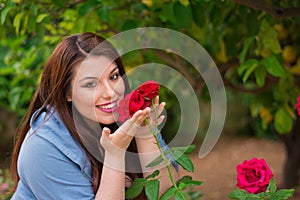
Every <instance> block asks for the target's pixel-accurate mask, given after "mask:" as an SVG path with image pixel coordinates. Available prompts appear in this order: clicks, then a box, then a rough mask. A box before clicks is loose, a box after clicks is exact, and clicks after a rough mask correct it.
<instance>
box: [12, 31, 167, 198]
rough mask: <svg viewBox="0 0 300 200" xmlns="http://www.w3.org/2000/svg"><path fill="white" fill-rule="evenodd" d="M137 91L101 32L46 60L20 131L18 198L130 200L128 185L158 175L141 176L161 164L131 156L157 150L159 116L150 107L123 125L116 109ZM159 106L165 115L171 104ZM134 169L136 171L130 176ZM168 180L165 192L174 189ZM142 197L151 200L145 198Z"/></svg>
mask: <svg viewBox="0 0 300 200" xmlns="http://www.w3.org/2000/svg"><path fill="white" fill-rule="evenodd" d="M99 44H100V45H99ZM129 91H130V89H129V84H128V81H127V79H126V76H125V70H124V67H123V64H122V62H121V59H120V57H119V56H118V54H117V51H116V50H115V49H114V47H113V46H112V45H111V44H110V43H108V42H107V41H105V40H104V39H103V38H102V37H100V36H98V35H95V34H93V33H83V34H80V35H72V36H69V37H66V38H64V39H63V40H62V41H61V42H60V43H59V44H58V46H57V47H56V48H55V50H54V51H53V53H52V55H51V56H50V58H49V60H48V62H47V63H46V65H45V67H44V70H43V74H42V78H41V82H40V85H39V86H38V88H37V90H36V93H35V94H34V97H33V99H32V101H31V104H30V107H29V109H28V114H27V115H26V116H25V117H24V119H23V120H22V123H21V124H20V126H19V127H18V139H17V142H16V145H15V149H14V152H13V158H12V177H13V179H14V181H15V193H14V195H13V197H12V199H26V200H27V199H43V200H44V199H55V200H57V199H105V200H108V199H114V200H118V199H120V200H121V199H125V188H126V187H129V186H130V184H131V182H132V181H133V180H134V179H135V178H137V177H141V176H146V175H147V174H149V173H150V172H144V173H139V172H141V171H140V170H141V169H144V166H145V165H146V164H147V163H149V161H151V159H153V157H152V158H151V159H149V158H141V159H140V160H138V162H137V159H131V160H130V158H129V156H128V152H131V153H132V152H133V153H134V152H138V153H148V152H155V151H157V146H156V144H155V142H154V141H155V140H154V138H153V137H146V135H147V128H145V127H144V123H143V122H144V120H145V119H146V118H148V119H151V116H150V111H151V109H150V108H145V109H144V110H141V111H138V112H136V113H135V114H134V115H133V116H132V118H131V119H130V120H127V121H126V122H125V123H123V124H122V125H121V126H119V125H118V124H117V120H116V116H115V114H114V111H115V109H116V106H117V104H118V102H119V101H120V99H122V98H123V97H124V95H125V94H126V93H128V92H129ZM156 106H157V109H158V111H159V113H161V112H162V110H163V109H164V106H165V103H160V104H159V103H158V98H157V99H156ZM162 120H163V117H161V118H160V119H159V121H160V122H161V121H162ZM134 136H135V137H134ZM100 144H101V145H100ZM128 160H129V161H128ZM133 160H134V161H133ZM132 163H133V164H132ZM129 164H131V165H134V167H135V170H134V171H131V172H126V170H127V169H128V166H129ZM160 171H161V174H163V173H167V172H166V169H165V168H163V169H161V170H160ZM162 177H164V178H161V180H160V181H161V184H160V185H161V193H162V192H163V191H165V190H166V189H167V188H168V187H169V186H171V183H170V182H169V179H168V178H166V176H162ZM136 199H146V197H145V193H144V192H143V193H142V194H141V195H140V196H139V197H137V198H136Z"/></svg>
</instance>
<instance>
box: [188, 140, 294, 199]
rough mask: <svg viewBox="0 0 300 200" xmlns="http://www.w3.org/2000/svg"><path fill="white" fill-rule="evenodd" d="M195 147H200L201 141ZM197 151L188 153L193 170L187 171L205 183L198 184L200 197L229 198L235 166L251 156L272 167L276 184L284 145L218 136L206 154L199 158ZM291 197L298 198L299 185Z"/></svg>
mask: <svg viewBox="0 0 300 200" xmlns="http://www.w3.org/2000/svg"><path fill="white" fill-rule="evenodd" d="M197 147H198V149H199V147H200V145H197ZM198 149H197V150H198ZM197 154H198V151H195V152H194V153H193V154H192V155H191V158H192V160H193V163H194V166H195V173H194V174H189V175H192V176H193V177H194V179H196V180H201V181H203V182H204V183H205V184H204V185H202V186H200V187H199V190H200V191H201V192H202V193H203V197H202V198H201V199H203V200H224V199H229V198H228V194H229V193H230V192H231V191H232V190H234V189H237V187H236V186H235V185H236V169H235V166H236V165H237V164H239V163H242V162H243V161H244V160H249V159H251V158H253V157H257V158H264V159H265V160H266V162H267V164H268V165H269V167H270V168H271V170H272V171H273V174H274V180H275V183H276V184H277V186H278V187H280V185H281V183H282V178H283V177H282V171H283V165H284V161H285V147H284V145H283V144H282V143H280V142H278V141H271V140H264V139H258V138H256V137H255V138H253V137H246V136H237V137H221V138H220V139H219V141H218V143H217V144H216V146H215V147H214V149H213V150H212V152H210V153H209V154H208V155H207V156H206V157H205V158H203V159H200V158H199V157H198V155H197ZM183 173H184V174H186V173H185V172H183ZM293 199H300V187H298V188H296V192H295V195H294V198H293Z"/></svg>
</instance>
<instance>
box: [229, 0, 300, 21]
mask: <svg viewBox="0 0 300 200" xmlns="http://www.w3.org/2000/svg"><path fill="white" fill-rule="evenodd" d="M232 1H233V2H235V3H237V4H241V5H244V6H247V7H250V8H253V9H255V10H261V11H265V12H267V13H269V14H270V15H272V16H273V17H274V18H285V17H298V16H300V7H296V8H294V7H290V8H282V7H279V6H271V5H269V4H267V3H265V2H263V1H261V0H232Z"/></svg>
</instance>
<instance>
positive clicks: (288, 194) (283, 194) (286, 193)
mask: <svg viewBox="0 0 300 200" xmlns="http://www.w3.org/2000/svg"><path fill="white" fill-rule="evenodd" d="M294 192H295V189H281V190H278V191H277V192H276V193H275V195H276V196H277V197H278V198H279V199H280V200H285V199H289V198H292V197H293V196H294Z"/></svg>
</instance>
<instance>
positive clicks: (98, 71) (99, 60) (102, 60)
mask: <svg viewBox="0 0 300 200" xmlns="http://www.w3.org/2000/svg"><path fill="white" fill-rule="evenodd" d="M115 67H117V64H116V63H115V62H114V61H112V60H111V59H109V58H108V57H106V56H88V57H87V58H86V59H84V61H83V62H82V63H81V64H80V65H79V66H78V69H77V77H78V78H80V77H84V76H93V77H101V76H103V75H105V74H108V73H110V72H111V70H113V69H114V68H115Z"/></svg>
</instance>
